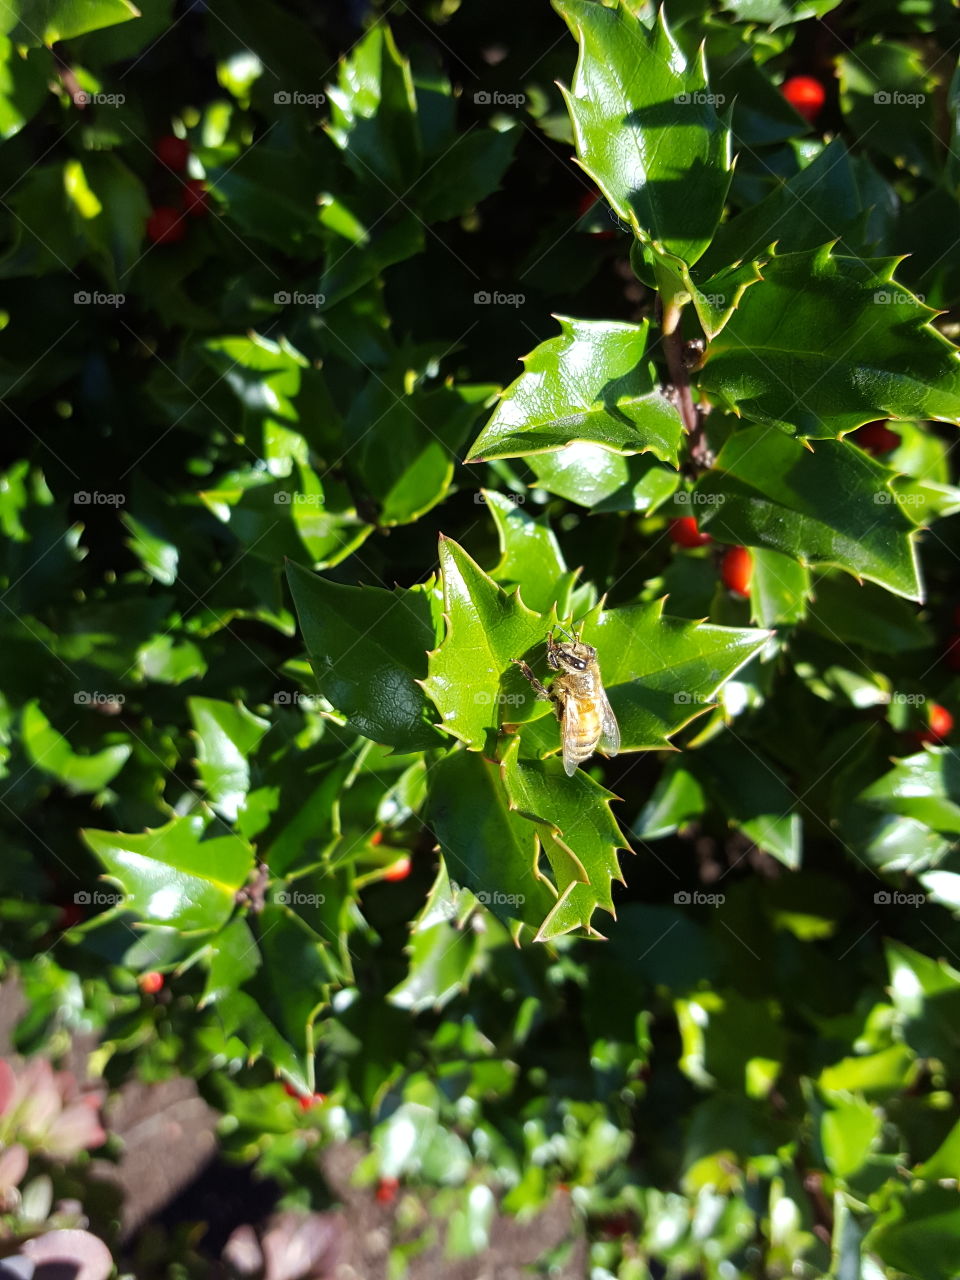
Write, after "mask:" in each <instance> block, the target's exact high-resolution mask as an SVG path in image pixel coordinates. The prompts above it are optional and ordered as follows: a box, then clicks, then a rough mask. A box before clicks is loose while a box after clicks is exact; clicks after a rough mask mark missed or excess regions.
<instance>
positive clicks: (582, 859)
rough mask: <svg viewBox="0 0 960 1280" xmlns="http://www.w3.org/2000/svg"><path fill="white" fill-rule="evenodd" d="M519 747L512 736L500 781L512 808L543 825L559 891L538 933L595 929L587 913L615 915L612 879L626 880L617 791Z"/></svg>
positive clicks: (552, 934)
mask: <svg viewBox="0 0 960 1280" xmlns="http://www.w3.org/2000/svg"><path fill="white" fill-rule="evenodd" d="M519 749H520V740H519V738H516V737H515V738H514V739H513V741H512V742H511V743H510V745H509V747H508V748H507V750H506V752H505V753H504V757H503V762H502V765H501V769H502V773H503V785H504V787H505V789H506V793H507V797H508V801H509V805H510V808H511V809H516V810H517V811H518V812H520V813H522V814H523V816H524V817H526V818H530V819H531V820H532V821H534V822H536V823H538V824H539V825H540V826H541V828H542V830H541V831H540V833H539V834H540V842H541V845H542V847H543V850H544V853H545V854H546V856H547V859H548V861H549V862H550V865H551V867H552V868H553V873H554V878H555V879H556V882H557V888H558V889H559V891H560V899H559V901H558V903H557V905H556V906H555V907H554V909H553V911H552V912H551V913H550V915H549V916H548V917H547V918H546V920H544V922H543V924H542V925H541V927H540V929H539V931H538V934H537V937H538V938H539V939H542V940H548V939H550V938H554V937H557V936H559V935H560V934H562V933H567V932H569V931H570V929H571V928H572V927H577V926H579V927H581V928H584V929H587V930H589V931H590V932H595V931H594V930H592V929H590V917H591V916H592V915H593V912H594V910H595V909H596V908H597V907H602V908H603V910H604V911H607V912H609V913H610V915H612V916H614V917H616V912H615V910H614V907H613V898H612V897H611V891H610V885H611V881H613V880H619V881H620V883H621V884H623V883H625V881H624V879H623V876H622V874H621V871H620V864H619V861H618V859H617V850H618V849H622V848H626V847H627V846H626V844H625V842H624V839H623V836H622V835H621V834H620V828H619V827H618V826H617V823H616V821H615V819H614V817H613V814H612V813H611V812H610V801H611V800H614V799H616V797H615V796H614V795H613V794H612V793H611V792H609V791H606V790H604V788H603V787H601V786H600V785H599V783H597V782H594V781H593V779H592V778H590V777H588V775H587V774H586V773H584V772H583V770H582V769H578V770H577V771H576V773H575V774H574V775H573V777H572V778H568V777H567V775H566V773H565V772H564V769H563V766H562V764H561V763H560V761H559V760H549V761H544V760H522V759H520V756H519ZM584 881H586V883H584ZM574 919H575V920H576V925H571V923H570V922H571V920H574Z"/></svg>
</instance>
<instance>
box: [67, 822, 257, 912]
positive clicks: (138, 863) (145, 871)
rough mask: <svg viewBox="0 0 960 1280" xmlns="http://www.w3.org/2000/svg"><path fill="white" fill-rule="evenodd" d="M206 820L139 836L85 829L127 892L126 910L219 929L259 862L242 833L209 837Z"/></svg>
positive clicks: (173, 824)
mask: <svg viewBox="0 0 960 1280" xmlns="http://www.w3.org/2000/svg"><path fill="white" fill-rule="evenodd" d="M205 826H206V819H205V818H203V817H202V816H201V815H197V814H193V815H191V816H190V817H185V818H174V819H173V821H172V822H168V823H167V824H166V825H165V826H162V827H157V828H155V829H154V830H148V831H143V832H140V833H138V834H135V835H127V834H124V833H122V832H112V831H98V830H93V829H89V830H86V831H82V832H81V833H80V834H81V835H82V837H83V839H84V841H85V842H86V844H87V847H88V848H89V849H90V850H91V851H92V852H93V853H94V854H95V855H96V857H98V858H99V859H100V861H101V862H102V863H103V865H104V866H105V867H106V869H107V873H108V875H109V877H110V879H112V880H115V881H116V882H117V884H119V885H120V887H121V888H122V889H123V890H124V892H125V894H126V902H125V908H126V909H127V910H129V911H132V912H134V913H135V914H136V915H138V916H139V917H140V918H141V919H142V920H144V921H146V922H147V923H148V924H156V925H161V924H162V925H169V926H171V927H172V928H176V929H180V930H182V931H183V932H190V931H194V930H207V929H219V928H220V926H221V925H223V924H225V923H226V920H227V917H228V916H229V915H230V914H231V913H232V911H233V907H234V901H235V898H236V893H237V890H238V889H239V888H240V887H241V885H243V884H244V882H245V881H246V879H247V876H248V875H249V872H250V868H251V867H252V865H253V850H252V849H251V848H250V846H249V845H248V844H247V843H246V841H244V840H241V839H240V838H239V837H238V836H218V837H215V838H214V839H212V840H204V839H203V838H202V837H203V833H204V828H205Z"/></svg>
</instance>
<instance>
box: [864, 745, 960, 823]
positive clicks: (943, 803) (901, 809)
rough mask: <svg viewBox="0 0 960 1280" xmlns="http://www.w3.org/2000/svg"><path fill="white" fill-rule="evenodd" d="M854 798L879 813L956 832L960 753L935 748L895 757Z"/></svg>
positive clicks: (959, 810) (959, 819)
mask: <svg viewBox="0 0 960 1280" xmlns="http://www.w3.org/2000/svg"><path fill="white" fill-rule="evenodd" d="M858 799H859V801H860V803H862V804H865V805H869V806H870V807H871V808H873V809H880V810H881V811H882V812H883V813H895V814H899V815H900V816H902V817H904V818H912V819H914V821H916V822H920V823H922V824H923V825H924V826H925V827H929V828H930V829H931V830H932V831H939V832H941V833H943V834H944V835H954V836H956V835H960V755H958V754H957V752H956V751H950V750H947V749H945V748H935V749H932V750H929V751H920V752H918V753H917V754H916V755H912V756H908V757H907V758H906V759H903V760H898V761H897V763H896V764H895V765H894V767H893V768H892V769H891V770H890V771H889V773H885V774H884V775H883V777H881V778H878V779H877V781H876V782H874V783H873V784H872V785H871V786H869V787H867V788H866V790H865V791H862V792H861V793H860V796H859V797H858Z"/></svg>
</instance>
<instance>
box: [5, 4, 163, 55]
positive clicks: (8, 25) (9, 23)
mask: <svg viewBox="0 0 960 1280" xmlns="http://www.w3.org/2000/svg"><path fill="white" fill-rule="evenodd" d="M139 16H140V10H139V9H137V8H136V7H135V6H134V5H133V4H131V3H130V2H129V0H10V3H8V4H5V5H4V13H3V30H4V31H5V32H6V33H7V34H9V36H10V39H11V40H12V41H13V43H14V44H25V45H38V44H45V45H52V44H54V43H55V42H56V41H57V40H69V39H70V38H71V36H80V35H83V33H84V32H85V31H97V30H99V29H100V28H101V27H112V26H113V25H114V24H115V23H118V22H129V21H130V19H131V18H139Z"/></svg>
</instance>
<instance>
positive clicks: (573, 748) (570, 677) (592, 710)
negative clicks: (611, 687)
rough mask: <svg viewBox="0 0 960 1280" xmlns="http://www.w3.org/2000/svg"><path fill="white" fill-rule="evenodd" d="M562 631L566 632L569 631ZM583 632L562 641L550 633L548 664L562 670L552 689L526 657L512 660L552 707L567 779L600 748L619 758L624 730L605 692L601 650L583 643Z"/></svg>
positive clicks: (552, 683)
mask: <svg viewBox="0 0 960 1280" xmlns="http://www.w3.org/2000/svg"><path fill="white" fill-rule="evenodd" d="M557 630H562V628H559V627H558V628H557ZM563 634H564V635H568V633H567V632H565V631H564V632H563ZM581 635H582V632H574V634H573V636H572V637H569V636H568V639H567V640H564V641H560V642H558V641H556V640H554V638H553V632H552V631H551V632H550V634H549V635H548V636H547V666H548V667H550V669H551V670H552V671H556V672H558V673H559V674H558V675H556V676H555V677H554V678H553V680H551V682H550V687H549V689H548V688H547V687H546V685H544V684H541V682H540V681H539V680H538V679H537V677H536V676H535V675H534V674H533V672H532V671H531V669H530V667H529V666H528V665H527V664H526V663H525V662H524V661H523V660H522V659H520V658H514V659H513V661H514V662H515V663H516V664H517V666H518V667H519V668H520V670H521V671H522V672H523V674H524V675H525V676H526V678H527V679H528V680H529V681H530V683H531V685H533V691H534V693H535V694H536V695H537V697H538V698H542V699H544V700H546V701H549V702H552V703H553V705H554V709H555V710H556V713H557V719H558V720H559V721H560V737H561V740H562V742H563V767H564V769H565V770H566V772H567V777H568V778H572V777H573V775H574V774H575V773H576V771H577V765H578V764H582V763H583V762H584V760H589V758H590V757H591V756H592V755H593V753H594V752H595V751H596V749H597V747H598V746H599V747H601V748H602V750H603V752H604V754H605V755H608V756H615V755H616V754H617V752H618V751H619V750H620V728H619V726H618V725H617V719H616V716H615V715H614V714H613V711H612V709H611V707H610V703H609V702H608V701H607V695H606V693H605V692H604V688H603V681H602V680H601V678H600V666H599V664H598V662H597V651H596V649H595V648H594V647H593V645H590V644H584V643H583V641H582V640H581V638H580V637H581Z"/></svg>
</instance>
